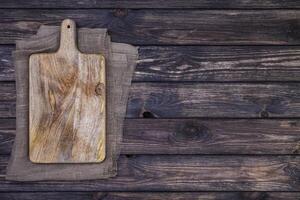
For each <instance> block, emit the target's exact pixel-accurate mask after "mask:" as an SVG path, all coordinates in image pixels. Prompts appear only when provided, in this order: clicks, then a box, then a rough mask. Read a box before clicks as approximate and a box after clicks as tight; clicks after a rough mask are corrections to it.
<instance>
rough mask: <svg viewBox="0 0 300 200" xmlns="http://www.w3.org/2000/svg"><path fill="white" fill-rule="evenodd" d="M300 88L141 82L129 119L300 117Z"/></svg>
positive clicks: (135, 90)
mask: <svg viewBox="0 0 300 200" xmlns="http://www.w3.org/2000/svg"><path fill="white" fill-rule="evenodd" d="M299 88H300V85H299V84H298V83H295V84H294V83H290V84H192V83H182V84H176V83H173V84H171V83H161V84H158V83H138V84H133V85H132V87H131V94H130V97H129V101H128V109H127V117H128V118H138V117H143V116H144V117H145V116H146V117H147V116H148V117H153V118H184V117H211V118H258V117H262V118H266V117H272V118H276V117H299V113H300V99H299V96H300V89H299Z"/></svg>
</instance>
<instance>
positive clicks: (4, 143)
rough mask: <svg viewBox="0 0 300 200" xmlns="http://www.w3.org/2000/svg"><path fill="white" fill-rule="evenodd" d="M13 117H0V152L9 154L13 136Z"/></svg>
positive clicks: (14, 125)
mask: <svg viewBox="0 0 300 200" xmlns="http://www.w3.org/2000/svg"><path fill="white" fill-rule="evenodd" d="M15 129H16V122H15V119H13V118H12V119H0V154H2V155H4V154H10V153H11V149H12V145H13V142H14V138H15Z"/></svg>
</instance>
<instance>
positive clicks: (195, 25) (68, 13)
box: [0, 9, 300, 45]
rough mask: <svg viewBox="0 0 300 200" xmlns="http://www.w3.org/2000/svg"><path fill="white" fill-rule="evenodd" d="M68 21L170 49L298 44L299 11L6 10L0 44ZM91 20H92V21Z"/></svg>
mask: <svg viewBox="0 0 300 200" xmlns="http://www.w3.org/2000/svg"><path fill="white" fill-rule="evenodd" d="M65 18H71V19H74V20H75V21H76V22H78V24H79V26H82V27H106V28H108V29H109V31H110V34H111V35H112V40H113V41H114V42H125V43H130V44H135V45H141V44H147V45H150V44H154V45H157V44H164V45H166V44H170V45H200V44H201V45H204V44H207V45H216V44H222V45H233V44H235V45H249V44H250V45H262V44H267V45H297V44H300V37H299V30H300V10H261V11H257V10H247V11H241V10H189V11H188V12H187V11H185V10H142V9H141V10H128V11H126V10H123V11H119V10H116V11H114V10H107V9H104V10H98V9H88V10H84V9H76V10H69V9H66V10H60V9H58V10H57V9H50V10H47V9H45V10H43V9H35V10H31V9H27V10H24V9H23V10H22V9H2V10H1V12H0V24H1V29H0V44H13V43H14V41H15V40H16V39H21V38H24V37H28V36H30V35H32V34H34V33H35V32H36V31H37V29H38V28H39V26H40V25H41V24H48V25H58V24H59V22H60V21H61V20H63V19H65ZM87 19H88V20H87Z"/></svg>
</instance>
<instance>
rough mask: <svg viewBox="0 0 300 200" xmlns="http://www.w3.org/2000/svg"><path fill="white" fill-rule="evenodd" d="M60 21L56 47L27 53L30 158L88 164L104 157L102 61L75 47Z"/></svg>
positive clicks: (70, 28)
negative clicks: (59, 38) (50, 51)
mask: <svg viewBox="0 0 300 200" xmlns="http://www.w3.org/2000/svg"><path fill="white" fill-rule="evenodd" d="M75 33H76V25H75V23H74V22H73V21H72V20H64V21H63V23H62V28H61V43H60V48H59V50H58V51H57V52H55V53H41V54H33V55H31V56H30V61H29V62H30V63H29V64H30V69H29V93H30V97H29V115H30V116H29V141H30V145H29V156H30V160H31V161H32V162H36V163H85V162H86V163H90V162H101V161H103V160H104V158H105V123H106V120H105V117H106V109H105V107H106V106H105V105H106V103H105V94H106V92H105V59H104V57H103V56H102V55H100V54H83V53H81V52H79V51H78V49H77V47H76V34H75Z"/></svg>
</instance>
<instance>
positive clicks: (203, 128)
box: [0, 119, 300, 155]
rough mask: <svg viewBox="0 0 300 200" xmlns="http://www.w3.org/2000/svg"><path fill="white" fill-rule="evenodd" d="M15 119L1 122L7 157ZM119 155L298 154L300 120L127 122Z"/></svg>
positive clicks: (1, 146) (0, 145)
mask: <svg viewBox="0 0 300 200" xmlns="http://www.w3.org/2000/svg"><path fill="white" fill-rule="evenodd" d="M14 136H15V119H0V155H7V154H10V152H11V148H12V144H13V141H14ZM121 153H122V154H253V155H256V154H259V155H261V154H264V155H265V154H294V155H297V154H299V153H300V120H200V119H159V120H158V119H127V120H125V125H124V134H123V141H122V150H121Z"/></svg>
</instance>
